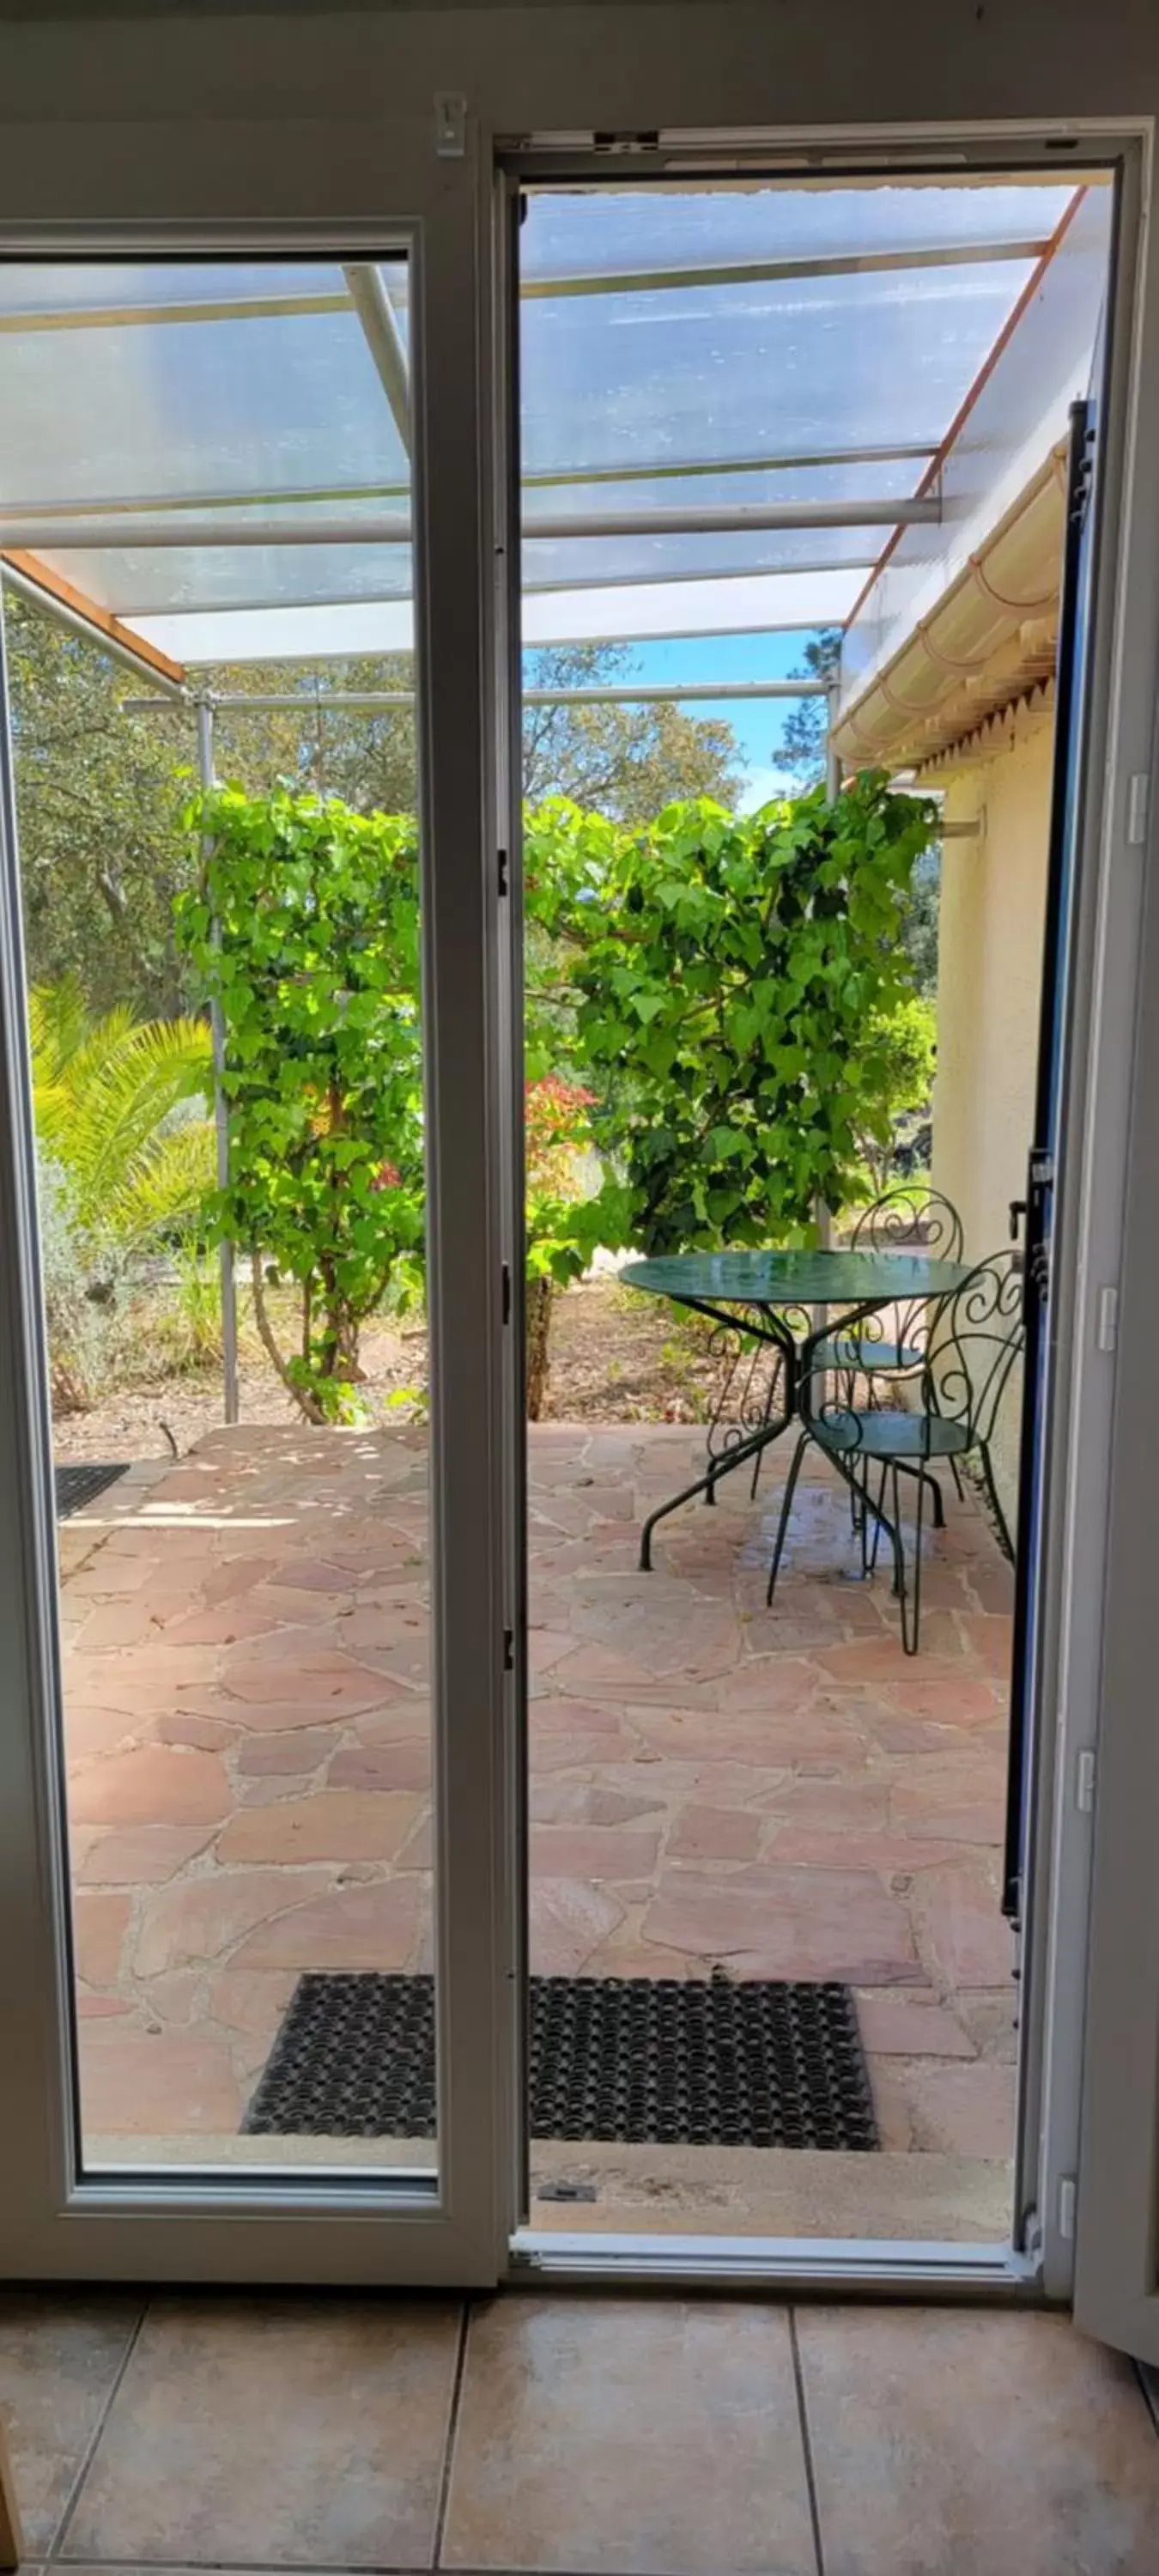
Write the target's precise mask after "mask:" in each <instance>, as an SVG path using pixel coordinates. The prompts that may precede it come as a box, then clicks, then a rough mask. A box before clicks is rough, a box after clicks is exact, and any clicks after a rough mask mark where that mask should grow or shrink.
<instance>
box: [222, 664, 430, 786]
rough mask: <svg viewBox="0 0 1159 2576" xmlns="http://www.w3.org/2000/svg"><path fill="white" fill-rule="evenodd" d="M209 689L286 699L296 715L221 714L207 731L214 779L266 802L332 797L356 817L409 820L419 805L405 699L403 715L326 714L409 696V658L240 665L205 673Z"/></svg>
mask: <svg viewBox="0 0 1159 2576" xmlns="http://www.w3.org/2000/svg"><path fill="white" fill-rule="evenodd" d="M205 680H206V684H207V686H208V687H209V688H211V689H213V690H215V691H219V692H222V693H224V694H228V695H230V696H243V697H254V696H257V697H265V696H276V697H281V696H294V697H297V698H300V700H301V705H300V708H298V707H286V708H282V707H255V708H254V710H253V712H252V714H250V713H247V712H246V710H245V709H244V708H241V707H222V708H221V709H220V710H219V713H218V716H217V719H216V723H215V727H214V746H215V766H216V769H217V774H218V776H219V778H221V779H222V780H224V781H225V782H227V783H228V784H229V785H230V786H235V787H241V788H244V790H245V792H246V794H247V795H250V796H267V795H269V794H270V793H271V792H272V791H273V790H274V789H275V788H277V787H279V786H284V787H287V788H290V789H292V790H293V791H294V792H295V793H303V794H313V795H316V796H337V797H339V798H340V799H341V801H342V803H343V804H344V805H348V806H349V807H350V808H351V810H352V812H354V813H357V814H373V813H378V814H413V813H414V812H415V810H416V807H417V803H418V753H417V733H416V722H415V707H414V703H413V699H412V700H411V703H410V704H409V705H403V706H391V707H344V706H341V705H335V704H330V705H328V704H327V701H328V700H331V701H332V700H335V699H339V698H341V697H343V696H345V695H346V694H347V693H349V692H353V691H359V692H367V691H374V692H382V693H383V694H389V693H392V692H395V693H398V694H400V695H402V694H404V693H406V694H409V693H410V692H411V691H413V688H414V656H413V654H410V653H382V654H376V655H363V656H361V657H359V658H357V659H353V660H348V661H342V662H322V663H319V664H317V665H316V666H315V667H311V666H310V665H308V664H304V663H290V664H286V663H284V662H270V663H265V662H248V663H241V664H238V665H226V664H223V665H221V666H220V667H218V668H216V669H214V670H212V671H207V672H206V674H205Z"/></svg>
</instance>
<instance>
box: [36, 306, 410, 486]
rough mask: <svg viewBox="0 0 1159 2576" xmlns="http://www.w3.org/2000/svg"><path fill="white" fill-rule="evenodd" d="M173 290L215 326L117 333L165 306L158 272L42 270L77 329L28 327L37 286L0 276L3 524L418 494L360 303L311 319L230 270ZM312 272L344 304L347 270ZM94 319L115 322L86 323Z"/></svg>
mask: <svg viewBox="0 0 1159 2576" xmlns="http://www.w3.org/2000/svg"><path fill="white" fill-rule="evenodd" d="M160 274H161V276H162V277H163V278H164V279H166V280H171V279H172V276H173V272H172V271H164V272H161V273H160ZM177 274H178V277H179V279H183V280H185V281H187V282H189V283H190V284H192V282H195V283H196V295H195V296H194V294H193V293H192V292H189V293H188V294H187V296H186V301H187V302H188V303H189V304H190V306H191V308H192V311H193V312H194V313H195V314H196V313H198V312H204V311H205V310H206V308H207V307H211V308H215V309H216V310H217V312H218V314H219V316H220V318H216V319H213V320H201V319H181V320H174V321H158V320H145V321H137V320H132V321H124V322H119V321H116V320H114V319H113V318H111V317H112V316H113V315H115V314H116V313H118V312H123V311H124V310H126V308H127V309H128V310H129V311H131V312H134V313H136V312H145V313H147V312H149V310H150V309H151V308H152V307H154V306H156V305H157V304H158V303H160V302H161V301H162V300H163V299H162V296H161V293H160V290H159V283H158V275H159V273H158V272H157V271H156V270H155V269H150V268H145V269H143V270H141V271H139V272H138V273H137V276H136V278H135V279H134V276H133V273H132V272H126V270H125V269H123V268H118V269H115V270H107V269H106V270H93V269H77V268H69V269H61V268H56V269H52V270H46V271H42V272H41V275H42V276H43V277H44V279H45V288H44V291H43V293H42V295H41V298H40V301H39V302H38V303H37V305H36V306H35V309H36V310H37V311H38V312H40V313H41V314H43V313H44V312H45V311H47V310H49V309H50V308H49V306H48V304H47V301H46V298H47V296H48V294H49V293H50V292H51V295H52V296H53V297H55V298H56V299H57V301H56V305H55V307H54V308H52V309H55V310H56V311H57V313H58V314H59V315H61V316H67V318H62V319H60V320H58V322H57V323H56V325H55V326H54V327H52V328H42V327H36V328H28V327H26V323H27V311H26V307H25V306H23V305H21V304H20V303H19V302H16V303H15V304H14V303H12V302H10V300H9V297H10V283H11V280H12V279H13V276H15V279H16V290H15V291H16V294H17V295H18V296H19V295H24V296H25V297H27V296H28V294H29V283H28V282H29V279H30V278H33V279H35V275H36V273H35V272H30V271H29V270H28V269H27V268H21V269H19V270H16V271H15V272H13V271H12V270H11V269H3V270H0V381H2V397H3V398H2V403H0V414H2V417H0V498H2V501H3V505H4V506H5V507H6V508H7V509H9V510H15V509H19V508H21V507H28V508H36V507H38V506H43V505H45V504H52V503H56V504H62V505H64V504H68V503H73V504H75V503H78V502H79V503H86V502H99V501H124V500H131V499H135V500H141V501H150V500H151V501H157V502H164V501H166V500H167V499H170V498H172V497H177V498H182V497H193V498H195V499H214V498H216V497H218V496H221V497H223V498H230V497H233V496H235V495H239V494H240V495H246V496H253V497H258V498H261V497H264V496H266V495H270V496H275V495H277V494H278V493H280V492H284V491H295V490H300V489H302V488H303V487H305V488H307V489H308V488H311V487H320V488H322V489H326V488H327V487H329V486H332V485H334V484H336V483H337V484H353V485H356V486H360V487H364V486H366V485H367V484H374V483H378V484H382V483H383V482H391V481H393V482H398V481H400V480H405V478H406V475H407V471H408V467H407V457H406V451H405V449H404V447H403V445H402V441H401V439H400V437H399V434H398V431H397V429H396V428H395V424H394V420H393V418H392V415H391V411H390V407H389V405H388V403H387V400H386V397H385V395H384V392H383V388H382V385H381V383H380V381H379V377H378V374H377V371H376V368H375V365H374V360H373V358H372V355H371V352H370V350H369V348H368V346H367V341H366V336H365V333H364V331H363V328H362V325H361V323H360V321H359V318H358V315H357V314H356V312H355V311H354V309H353V307H352V306H351V304H350V302H349V299H348V297H347V299H346V301H345V307H344V309H340V310H335V309H333V307H331V308H330V309H324V310H322V311H311V312H302V311H299V310H297V309H296V306H295V299H294V296H293V295H292V294H290V293H289V291H288V290H287V289H285V279H286V276H287V272H286V271H285V270H283V269H281V268H280V267H279V268H270V269H267V270H266V271H265V273H264V282H263V276H262V273H261V272H257V271H254V270H244V271H242V270H237V269H234V268H223V267H215V268H204V269H197V270H182V271H179V272H178V273H177ZM289 274H290V275H292V276H300V275H301V272H300V271H294V272H289ZM307 274H308V275H310V274H312V275H313V276H314V277H317V278H320V279H322V280H323V281H324V282H325V290H326V293H327V294H328V295H329V294H331V293H334V294H344V293H345V288H344V281H343V278H342V273H341V271H340V270H338V271H336V270H332V269H325V270H317V271H314V272H307ZM97 282H99V286H100V294H99V296H98V295H96V294H95V293H94V286H95V285H96V284H97ZM384 282H387V283H388V284H389V282H390V281H389V273H384ZM243 290H244V291H243ZM110 297H111V298H112V300H111V301H110V300H109V299H110ZM231 303H232V304H233V305H234V306H235V310H234V312H233V314H232V315H230V314H229V306H230V304H231ZM259 308H264V309H259ZM94 309H96V310H99V312H100V314H101V317H102V318H101V319H100V321H99V322H97V323H93V324H86V322H85V321H84V319H83V316H84V314H85V313H86V312H91V311H93V310H94ZM168 309H169V310H173V309H174V308H173V307H169V308H168Z"/></svg>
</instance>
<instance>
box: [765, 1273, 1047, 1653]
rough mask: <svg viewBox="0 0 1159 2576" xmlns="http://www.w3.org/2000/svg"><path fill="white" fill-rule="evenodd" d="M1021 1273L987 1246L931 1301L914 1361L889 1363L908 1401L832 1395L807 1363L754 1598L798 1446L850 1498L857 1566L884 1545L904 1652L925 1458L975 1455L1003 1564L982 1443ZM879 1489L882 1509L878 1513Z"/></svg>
mask: <svg viewBox="0 0 1159 2576" xmlns="http://www.w3.org/2000/svg"><path fill="white" fill-rule="evenodd" d="M1023 1275H1024V1274H1023V1268H1022V1259H1021V1255H1020V1254H1019V1253H1018V1252H1017V1251H1016V1250H1007V1251H1002V1252H995V1253H991V1254H990V1256H989V1258H988V1259H987V1260H985V1261H980V1262H978V1263H977V1264H976V1266H975V1268H974V1269H972V1270H971V1271H969V1272H968V1273H967V1276H966V1278H965V1279H964V1280H963V1281H962V1284H961V1286H960V1287H958V1288H955V1289H953V1290H951V1292H950V1294H949V1296H948V1297H943V1298H941V1299H940V1300H939V1302H938V1304H937V1305H936V1307H934V1309H933V1311H932V1314H931V1319H930V1326H929V1339H928V1341H927V1343H926V1346H925V1349H924V1351H923V1352H922V1353H921V1354H920V1359H919V1364H918V1365H917V1366H916V1367H915V1368H914V1369H913V1370H912V1371H911V1372H910V1373H909V1374H908V1375H906V1374H904V1373H903V1372H902V1371H900V1370H898V1371H897V1372H896V1373H895V1380H894V1385H895V1391H896V1393H897V1395H899V1396H900V1395H901V1394H902V1393H903V1391H904V1392H906V1393H908V1394H909V1395H910V1396H911V1397H912V1399H913V1401H912V1406H904V1407H903V1406H902V1405H901V1404H894V1405H892V1406H888V1407H887V1406H868V1405H865V1406H857V1405H848V1404H844V1403H842V1402H841V1401H837V1402H832V1401H830V1400H829V1398H828V1394H827V1376H826V1373H825V1372H824V1371H823V1370H822V1369H821V1368H820V1366H819V1367H818V1371H817V1373H816V1376H815V1378H814V1381H813V1385H814V1387H815V1389H816V1390H817V1402H816V1408H815V1409H813V1408H812V1407H811V1408H810V1414H809V1420H808V1421H807V1423H806V1425H805V1428H804V1429H803V1431H802V1433H801V1436H800V1438H799V1440H798V1442H797V1446H796V1448H795V1450H794V1452H793V1457H792V1462H791V1465H790V1468H789V1473H788V1477H787V1479H786V1483H785V1492H784V1498H783V1501H782V1503H781V1516H780V1520H779V1522H778V1524H777V1537H776V1545H775V1547H774V1549H773V1561H772V1564H771V1566H770V1568H769V1581H768V1590H767V1593H766V1596H765V1597H766V1600H767V1602H768V1603H769V1604H770V1605H771V1603H772V1599H773V1594H774V1592H775V1590H776V1583H777V1576H778V1573H779V1572H780V1565H781V1557H782V1554H783V1552H784V1545H785V1534H786V1531H787V1529H788V1525H789V1515H790V1512H791V1511H792V1508H793V1495H794V1491H795V1489H796V1483H797V1478H798V1476H799V1474H800V1470H801V1462H802V1459H803V1457H804V1454H805V1450H806V1448H807V1447H808V1444H809V1442H810V1441H813V1442H814V1443H815V1444H816V1446H817V1448H819V1449H820V1450H822V1451H823V1452H824V1455H825V1456H826V1457H827V1458H828V1459H830V1460H831V1462H832V1464H833V1466H835V1467H836V1469H837V1471H838V1473H839V1474H840V1475H841V1476H842V1477H844V1480H845V1482H846V1484H847V1485H848V1486H849V1488H850V1491H851V1493H852V1494H853V1495H854V1496H855V1497H856V1500H857V1503H858V1506H859V1513H860V1529H861V1556H862V1569H863V1571H864V1572H865V1573H866V1574H871V1573H872V1572H873V1570H874V1567H875V1565H876V1562H877V1555H878V1549H879V1545H880V1541H881V1539H882V1537H883V1536H884V1537H885V1538H886V1539H887V1540H888V1542H889V1544H890V1546H891V1548H892V1550H893V1565H894V1584H893V1588H894V1592H895V1593H896V1595H897V1599H898V1603H899V1609H900V1616H901V1635H902V1644H903V1646H904V1648H905V1651H906V1653H907V1655H915V1654H916V1653H917V1649H918V1631H919V1627H920V1622H921V1584H922V1522H923V1503H924V1498H925V1493H926V1489H927V1487H929V1488H930V1490H931V1492H932V1494H934V1495H935V1496H936V1495H937V1485H936V1482H935V1479H934V1476H933V1474H932V1468H933V1466H934V1465H936V1464H938V1463H939V1462H945V1463H947V1464H949V1465H951V1466H952V1465H954V1464H956V1463H957V1462H958V1461H959V1460H961V1459H962V1458H965V1457H968V1456H971V1455H974V1456H976V1457H977V1459H978V1462H979V1465H980V1468H981V1473H982V1482H983V1486H984V1489H985V1493H986V1498H987V1501H988V1503H989V1505H990V1509H991V1511H992V1513H993V1515H994V1522H995V1527H996V1530H997V1533H998V1538H999V1542H1000V1544H1001V1546H1002V1548H1003V1551H1004V1553H1005V1554H1006V1556H1007V1557H1009V1558H1010V1560H1011V1562H1013V1558H1014V1546H1013V1542H1012V1540H1011V1536H1010V1530H1009V1527H1008V1524H1007V1520H1006V1514H1005V1512H1004V1511H1003V1508H1002V1503H1001V1500H1000V1498H999V1494H998V1490H997V1487H996V1485H995V1482H994V1470H993V1465H992V1462H991V1456H990V1444H991V1441H992V1439H993V1436H994V1425H995V1421H996V1419H997V1415H998V1408H999V1405H1000V1403H1001V1401H1002V1397H1003V1394H1004V1392H1005V1389H1006V1385H1007V1381H1008V1379H1009V1376H1010V1372H1011V1369H1012V1368H1013V1366H1014V1362H1015V1360H1016V1358H1017V1356H1018V1354H1019V1352H1020V1350H1021V1349H1022V1344H1023V1337H1024V1325H1023ZM849 1339H850V1341H851V1342H853V1341H854V1340H855V1339H856V1336H854V1335H850V1336H849ZM854 1372H855V1374H856V1375H857V1376H861V1375H862V1374H863V1371H862V1368H861V1364H860V1361H859V1360H855V1361H854ZM875 1467H876V1468H880V1471H881V1472H880V1476H879V1478H878V1482H877V1492H876V1495H874V1494H873V1493H872V1492H871V1489H870V1488H871V1478H872V1474H873V1470H874V1468H875ZM903 1475H904V1476H906V1477H907V1478H908V1479H909V1480H911V1481H912V1483H913V1486H914V1491H915V1496H916V1500H915V1505H914V1522H915V1527H914V1549H913V1568H912V1582H909V1581H907V1566H906V1550H905V1532H904V1528H903V1524H902V1516H901V1481H900V1480H901V1477H902V1476H903ZM887 1488H888V1489H889V1494H890V1501H891V1505H892V1514H890V1513H887V1511H886V1492H887ZM870 1522H872V1524H873V1528H872V1535H871V1533H870Z"/></svg>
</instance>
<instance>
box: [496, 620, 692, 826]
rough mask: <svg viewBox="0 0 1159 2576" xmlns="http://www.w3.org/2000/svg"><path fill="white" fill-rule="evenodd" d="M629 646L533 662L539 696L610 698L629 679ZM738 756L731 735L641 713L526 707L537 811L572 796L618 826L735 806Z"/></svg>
mask: <svg viewBox="0 0 1159 2576" xmlns="http://www.w3.org/2000/svg"><path fill="white" fill-rule="evenodd" d="M631 669H632V657H631V654H630V653H629V652H628V650H627V648H626V646H624V645H621V644H563V645H552V646H551V647H550V648H548V649H546V650H544V651H542V652H538V653H534V654H532V655H531V656H530V657H529V661H528V667H527V672H526V684H527V687H528V688H534V689H591V688H598V687H604V688H612V687H615V686H616V685H617V683H624V682H626V681H627V680H629V679H630V677H631ZM739 760H740V749H739V745H738V743H737V739H736V735H735V734H734V732H733V729H732V726H731V725H728V724H721V723H719V722H717V721H715V720H712V719H708V718H705V717H694V716H687V715H685V714H683V712H682V711H681V709H680V708H679V707H678V706H675V705H673V704H672V703H671V702H670V701H661V702H658V703H649V702H648V701H645V702H644V703H643V704H641V705H636V706H630V705H615V704H613V705H607V704H604V705H600V704H598V703H597V704H596V705H594V706H586V707H585V706H554V707H542V706H528V705H525V706H524V711H523V792H524V795H525V797H526V799H527V801H528V804H529V805H533V806H534V805H538V804H540V803H542V801H543V799H544V798H545V797H547V796H567V797H570V798H571V800H572V802H573V804H576V805H581V806H583V807H584V808H585V810H586V811H588V812H591V811H595V812H597V813H600V814H608V815H610V816H611V817H612V819H613V820H614V821H616V822H620V823H646V822H649V821H650V820H651V817H652V816H653V814H659V813H660V812H661V811H662V809H663V807H664V806H665V805H672V804H676V803H678V802H680V801H682V800H684V799H686V798H688V797H690V796H711V797H713V798H715V800H716V802H717V803H718V804H721V805H732V804H734V803H735V801H736V798H737V795H738V794H739V791H740V785H741V772H740V769H739V766H738V763H739Z"/></svg>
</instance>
